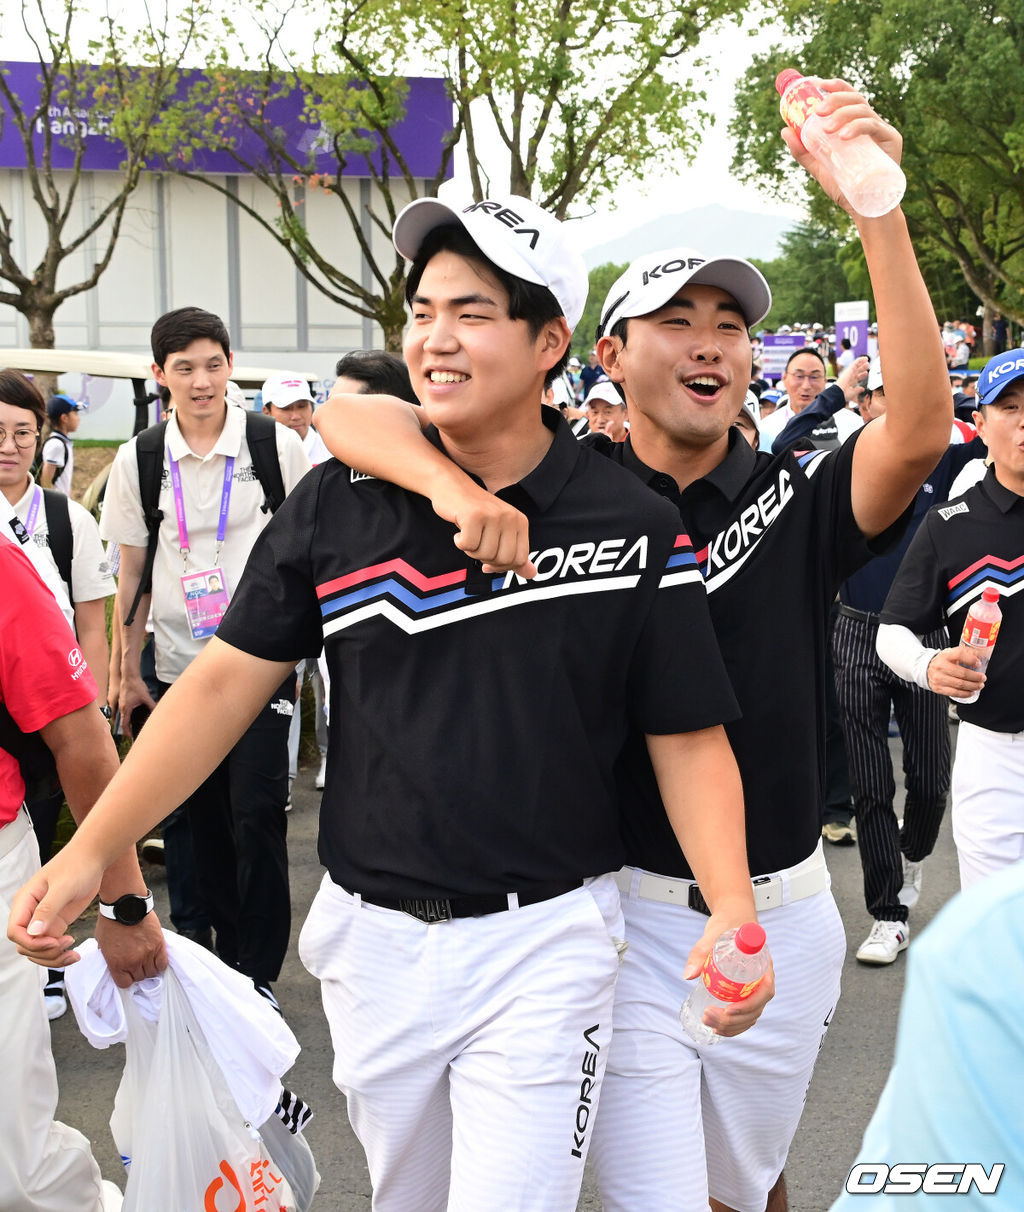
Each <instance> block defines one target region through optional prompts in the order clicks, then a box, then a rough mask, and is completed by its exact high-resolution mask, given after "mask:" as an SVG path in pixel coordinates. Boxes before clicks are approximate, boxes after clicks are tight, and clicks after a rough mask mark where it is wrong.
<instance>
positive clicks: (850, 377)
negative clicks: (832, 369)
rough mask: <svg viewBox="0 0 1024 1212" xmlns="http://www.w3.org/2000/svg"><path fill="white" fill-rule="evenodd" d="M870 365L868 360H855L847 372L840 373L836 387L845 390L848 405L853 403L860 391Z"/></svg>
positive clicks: (847, 368)
mask: <svg viewBox="0 0 1024 1212" xmlns="http://www.w3.org/2000/svg"><path fill="white" fill-rule="evenodd" d="M869 366H870V363H869V362H868V360H867V358H854V360H853V361H852V362H851V363H850V365H849V366H847V367H846V369H845V370H841V371H840V372H839V377H838V378H837V379H836V386H837V387H841V388H842V389H843V395H844V396H846V402H847V404H849V403H851V402H852V401H853V400H854V399H855V398H856V395H857V392H858V391H859V390H860V385H861V382H862V380H863V379H864V378H865V377H866V375H867V373H868V367H869Z"/></svg>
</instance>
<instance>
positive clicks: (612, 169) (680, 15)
mask: <svg viewBox="0 0 1024 1212" xmlns="http://www.w3.org/2000/svg"><path fill="white" fill-rule="evenodd" d="M347 2H349V0H335V2H334V3H333V4H332V6H331V11H332V20H333V21H335V22H337V23H339V25H340V27H341V28H342V29H343V30H344V31H345V37H346V38H348V39H350V40H357V41H358V42H359V43H360V44H364V43H367V42H369V43H370V44H371V45H373V46H374V47H375V49H376V50H377V51H378V53H379V54H380V55H381V56H382V62H383V63H386V64H387V63H393V62H400V63H403V64H407V65H411V66H415V64H416V63H422V64H425V65H426V66H427V70H428V71H430V72H431V73H440V74H442V75H443V76H444V78H445V80H446V82H447V85H448V91H449V93H450V95H451V98H452V102H453V104H454V106H455V110H456V113H457V115H458V118H459V121H460V123H461V125H462V128H463V130H464V132H465V151H466V154H467V157H468V160H469V174H470V179H471V184H472V188H473V191H474V194H475V196H476V197H477V198H481V197H484V196H485V195H486V194H487V192H488V191H489V190H490V189H492V188H493V189H496V190H506V189H507V190H509V191H511V192H512V193H516V194H520V195H524V196H527V197H532V198H533V199H534V200H535V201H537V202H539V203H540V204H541V205H542V206H545V207H546V208H548V209H549V210H551V211H553V212H554V213H555V214H556V215H557V216H558V217H559V218H565V217H566V216H567V215H568V214H569V213H570V210H571V208H572V207H573V206H574V204H575V205H578V204H579V203H590V202H593V201H595V200H596V199H598V198H600V197H602V196H604V195H606V194H607V193H608V192H609V191H610V190H612V189H613V188H614V187H615V185H616V184H617V183H618V182H620V181H623V180H628V179H629V178H630V177H632V176H634V175H636V174H637V173H639V172H642V171H643V170H644V169H645V167H646V166H647V165H648V164H649V163H650V162H652V161H656V160H658V159H659V158H660V159H665V160H668V159H675V160H685V159H686V158H688V157H689V156H690V155H691V154H692V153H693V151H694V150H695V147H696V143H697V140H698V138H699V135H700V131H701V128H702V127H703V125H705V124H706V118H707V115H706V114H703V113H701V112H700V103H701V102H702V101H703V99H704V97H703V93H702V92H701V91H700V88H699V85H697V84H695V83H694V82H693V81H692V80H690V79H687V78H686V76H685V74H684V72H683V71H682V69H681V67H680V64H679V59H680V56H682V55H684V54H686V53H688V52H690V51H693V50H695V49H696V48H697V47H698V46H699V43H700V40H701V38H702V37H703V36H704V35H705V34H707V33H708V32H709V30H711V29H712V28H713V27H714V26H716V25H717V24H719V23H720V22H722V21H723V20H726V19H729V18H733V17H736V16H737V15H739V14H740V13H741V12H742V11H743V9H744V8H745V3H743V0H700V2H697V0H684V2H683V3H677V2H676V0H596V2H595V0H355V7H349V8H347V9H345V8H343V4H344V3H347ZM410 50H411V51H412V52H413V55H414V56H415V58H414V59H413V58H412V57H411V55H410ZM488 131H493V132H496V134H497V138H498V141H499V143H500V145H501V149H502V153H503V156H504V164H503V165H501V166H496V165H495V164H494V163H493V162H492V161H491V160H490V158H489V157H488V155H487V154H486V152H485V151H484V150H483V139H484V137H485V136H486V134H487V132H488Z"/></svg>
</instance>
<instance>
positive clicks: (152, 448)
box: [124, 412, 285, 627]
mask: <svg viewBox="0 0 1024 1212" xmlns="http://www.w3.org/2000/svg"><path fill="white" fill-rule="evenodd" d="M166 430H167V422H166V421H161V422H160V424H159V425H152V426H150V428H149V429H144V430H143V431H142V433H140V434H139V436H138V438H137V440H136V446H135V454H136V458H137V459H138V464H139V494H140V496H141V498H142V512H143V516H144V517H145V519H146V530H147V531H148V532H149V542H148V543H147V545H146V560H145V563H144V564H143V567H142V577H141V579H140V581H139V588H138V590H137V592H136V594H135V601H134V602H132V608H131V610H130V611H129V612H128V617H127V618H126V619H125V620H124V625H125V627H130V626H131V624H132V622H133V621H134V619H135V612H136V611H137V610H138V608H139V603H140V602H141V601H142V599H143V597H144V596H145V595H146V594H147V593H149V592H150V591H151V590H152V588H153V562H154V560H155V559H156V547H157V536H158V535H159V533H160V523H161V522H162V521H163V519H164V511H163V510H162V509H161V508H160V481H161V479H162V477H163V471H164V446H165V437H164V435H165V432H166ZM276 430H277V422H276V421H275V420H274V419H273V418H272V417H268V416H265V415H264V414H263V413H261V412H246V414H245V442H246V445H247V446H248V447H249V454H250V456H251V457H252V469H253V471H254V472H255V473H256V478H257V480H259V482H260V486H261V487H262V489H263V497H264V500H263V504H262V505H261V506H260V508H261V509H262V510H263V512H264V513H266V512H267V511H268V510H269V511H270V513H274V512H276V510H277V509H278V508H279V507H280V505H281V502H282V501H283V500H284V495H285V494H284V477H283V476H282V475H281V463H280V460H279V459H278V457H277V433H276Z"/></svg>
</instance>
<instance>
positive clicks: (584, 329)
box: [572, 261, 626, 366]
mask: <svg viewBox="0 0 1024 1212" xmlns="http://www.w3.org/2000/svg"><path fill="white" fill-rule="evenodd" d="M625 272H626V265H625V264H622V265H615V264H614V263H613V262H611V261H606V262H605V263H604V265H597V266H595V267H594V268H593V269H592V270H591V271H590V291H589V293H588V295H587V306H586V308H585V309H584V311H583V317H582V319H581V320H580V322H579V324H577V325H576V331H575V332H574V333H573V335H572V352H573V353H574V354H575V355H576V357H577V358H579V360H580V361H581V362H582V363H583V365H584V366H585V365H586V362H587V355H588V354H589V353H590V351H591V350H592V349H593V348H594V341H595V339H596V334H597V326H598V324H599V323H600V320H601V308H602V307H603V306H604V301H605V299H606V298H607V295H608V291H609V290H610V289H611V286H612V283H613V282H614V281H615V280H616V278H618V277H619V275H620V274H623V273H625Z"/></svg>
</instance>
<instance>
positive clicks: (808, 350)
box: [786, 345, 826, 370]
mask: <svg viewBox="0 0 1024 1212" xmlns="http://www.w3.org/2000/svg"><path fill="white" fill-rule="evenodd" d="M801 354H810V355H811V357H812V358H817V359H818V361H819V362H820V363H821V369H822V370H825V369H826V367H825V359H824V358H823V357H822V356H821V354H820V353H819V352H818V351H817V350H816V349H815V348H814V346H813V345H805V346H804V347H803V349H794V350H793V352H792V353H791V354H790V355H789V357H788V358H787V359H786V370H789V364H790V362H792V361H793V359H794V358H799V357H800V356H801Z"/></svg>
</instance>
